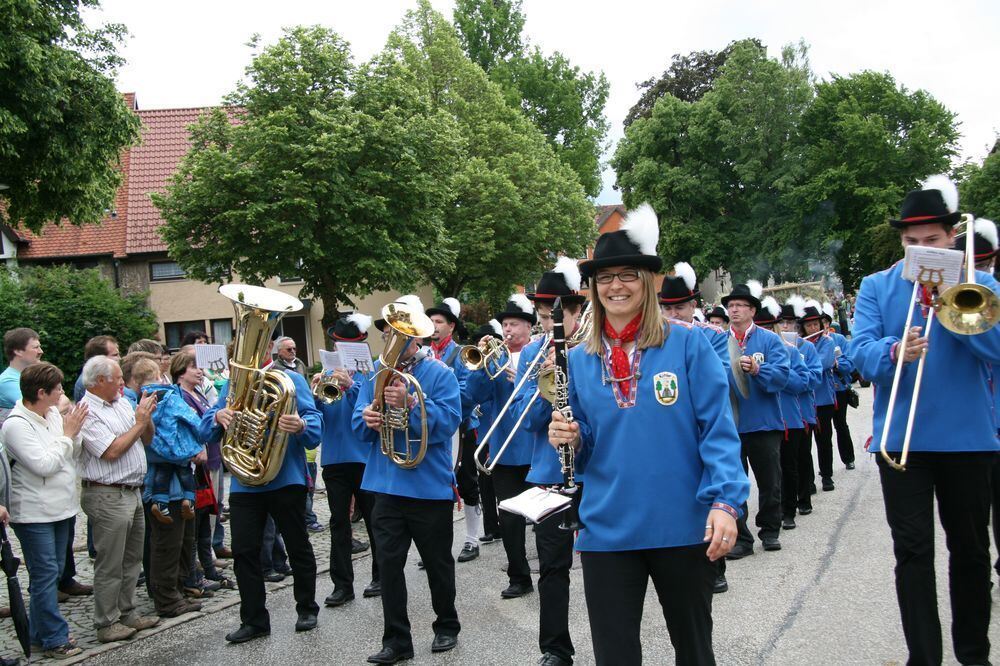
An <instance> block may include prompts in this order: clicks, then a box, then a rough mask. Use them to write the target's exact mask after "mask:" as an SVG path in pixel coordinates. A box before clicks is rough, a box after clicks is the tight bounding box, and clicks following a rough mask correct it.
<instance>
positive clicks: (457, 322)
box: [426, 298, 483, 562]
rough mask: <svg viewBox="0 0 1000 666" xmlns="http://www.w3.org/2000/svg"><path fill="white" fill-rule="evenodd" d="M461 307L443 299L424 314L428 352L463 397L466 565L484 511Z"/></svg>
mask: <svg viewBox="0 0 1000 666" xmlns="http://www.w3.org/2000/svg"><path fill="white" fill-rule="evenodd" d="M461 313H462V305H461V303H459V302H458V299H455V298H446V299H444V301H442V302H441V303H438V304H437V305H436V306H434V307H432V308H427V311H426V314H427V316H428V317H430V318H431V321H433V322H434V335H433V336H432V337H431V344H430V348H431V352H433V354H434V358H436V359H437V360H439V361H441V362H442V363H444V364H445V365H447V366H448V367H449V368H451V369H452V371H453V372H454V373H455V378H456V379H458V388H459V391H460V392H461V394H462V424H461V425H460V426H459V427H458V455H457V456H456V464H455V479H456V480H457V487H458V496H459V497H460V498H461V499H462V502H464V503H465V509H464V510H465V545H463V546H462V552H461V553H459V554H458V561H459V562H469V561H471V560H474V559H476V558H477V557H479V538H480V537H481V536H483V512H482V509H481V507H480V505H479V470H478V469H477V468H476V461H475V455H476V428H475V426H474V425H473V423H472V422H473V419H474V417H473V414H472V412H473V410H475V408H476V403H475V402H472V401H470V400H469V399H468V391H466V388H465V382H466V378H467V377H468V374H469V370H468V369H467V368H466V367H465V366H464V365H462V359H461V358H460V357H459V355H460V352H461V351H462V347H461V345H459V344H458V343H457V342H456V341H455V336H456V335H458V337H460V338H465V337H466V331H465V325H464V324H463V323H462V320H461V319H460V318H459V317H460V315H461Z"/></svg>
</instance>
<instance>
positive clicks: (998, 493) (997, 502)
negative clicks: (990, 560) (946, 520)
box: [990, 456, 1000, 575]
mask: <svg viewBox="0 0 1000 666" xmlns="http://www.w3.org/2000/svg"><path fill="white" fill-rule="evenodd" d="M992 498H993V520H992V521H990V522H991V523H992V524H993V547H994V548H996V549H997V561H996V563H995V564H994V565H993V568H994V569H996V572H997V575H1000V456H997V459H996V460H995V461H994V462H993V494H992Z"/></svg>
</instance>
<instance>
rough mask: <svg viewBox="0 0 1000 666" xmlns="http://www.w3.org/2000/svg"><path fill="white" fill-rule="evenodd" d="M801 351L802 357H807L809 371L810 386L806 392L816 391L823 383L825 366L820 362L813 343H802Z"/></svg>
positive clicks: (806, 362)
mask: <svg viewBox="0 0 1000 666" xmlns="http://www.w3.org/2000/svg"><path fill="white" fill-rule="evenodd" d="M800 351H801V352H802V356H803V357H805V364H806V368H807V369H808V370H809V386H807V387H806V390H809V391H812V390H815V389H817V388H819V387H820V385H821V384H822V383H823V364H822V363H821V362H820V360H819V354H817V353H816V348H815V346H814V345H813V344H812V343H811V342H804V343H802V347H801V349H800Z"/></svg>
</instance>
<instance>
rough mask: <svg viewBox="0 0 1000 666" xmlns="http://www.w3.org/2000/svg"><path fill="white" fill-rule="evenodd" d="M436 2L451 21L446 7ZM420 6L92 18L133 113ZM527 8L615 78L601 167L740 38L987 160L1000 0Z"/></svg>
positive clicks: (183, 1)
mask: <svg viewBox="0 0 1000 666" xmlns="http://www.w3.org/2000/svg"><path fill="white" fill-rule="evenodd" d="M432 4H433V5H434V6H435V7H436V8H437V9H438V10H440V11H442V12H443V13H444V14H445V15H446V16H448V17H449V18H450V17H451V12H452V6H453V2H452V1H451V0H432ZM415 6H416V0H366V1H361V2H357V1H342V0H328V1H326V2H321V1H319V0H314V1H294V0H283V1H280V2H274V1H273V0H272V1H268V2H258V1H255V0H254V1H251V0H240V1H232V0H200V1H199V2H192V1H191V0H172V1H171V2H147V1H143V2H140V1H136V0H103V9H102V11H101V12H99V13H97V14H94V13H92V14H90V15H89V20H90V22H91V24H94V23H95V22H96V21H97V20H99V19H103V20H106V21H116V22H121V23H124V24H125V25H126V26H127V27H128V29H129V31H130V32H131V34H132V36H131V37H130V38H129V40H128V43H127V45H126V47H125V49H124V50H123V55H124V57H125V58H126V60H127V64H126V65H125V66H124V67H123V68H122V70H121V71H120V73H119V81H118V84H119V88H120V89H121V90H122V91H130V92H135V93H136V95H137V99H138V103H139V108H141V109H154V108H174V107H193V106H211V105H215V104H218V103H219V102H220V99H221V97H222V96H223V95H224V94H225V93H227V92H229V91H230V90H232V88H233V84H234V82H235V81H237V80H238V79H239V78H240V76H241V75H242V73H243V69H244V67H246V65H247V63H248V62H249V58H250V50H249V49H248V48H247V47H246V46H245V44H246V42H247V40H248V39H249V37H250V35H252V34H253V33H260V34H262V35H263V36H264V38H265V41H271V42H273V41H274V40H275V39H276V38H277V36H278V35H279V34H280V30H281V28H282V27H284V26H291V25H296V24H313V23H319V24H322V25H325V26H328V27H330V28H333V29H334V30H336V31H337V32H338V33H340V35H341V36H342V37H344V38H345V39H346V40H348V41H349V42H350V43H351V45H352V47H353V52H354V55H355V58H356V59H357V60H363V59H367V58H368V57H370V56H371V55H373V54H374V53H375V52H377V51H378V50H379V49H380V48H381V47H382V45H383V44H384V42H385V38H386V36H387V35H388V33H389V31H390V30H391V29H392V28H393V27H394V26H395V25H397V24H398V23H399V21H400V19H401V18H402V16H403V14H404V13H405V12H406V11H407V10H408V9H411V8H413V7H415ZM523 9H524V13H525V15H526V16H527V24H526V25H525V32H526V33H527V37H528V39H529V40H530V42H531V43H532V44H537V45H538V46H540V47H541V48H542V49H543V50H544V51H545V52H551V51H556V50H558V51H561V52H563V53H564V54H566V55H567V56H568V57H569V58H570V60H571V61H572V62H573V63H574V64H576V65H578V66H579V67H581V68H582V69H587V70H603V71H604V73H605V74H606V75H607V77H608V80H609V82H610V84H611V96H610V99H609V101H608V106H607V116H608V120H609V121H610V123H611V132H610V135H609V144H610V145H609V149H608V153H607V155H606V156H605V159H607V157H608V155H610V154H611V152H612V151H613V150H614V144H615V142H617V140H618V138H619V137H620V136H621V133H622V124H621V123H622V119H623V118H624V117H625V114H626V113H627V112H628V109H629V108H630V107H631V106H632V105H633V104H634V103H635V101H636V99H637V98H638V95H637V92H636V88H635V84H636V83H637V82H639V81H643V80H645V79H647V78H649V77H652V76H658V75H659V74H660V73H662V72H663V70H664V69H666V67H667V65H668V64H669V61H670V57H671V56H672V55H673V54H675V53H687V52H689V51H696V50H718V49H721V48H723V47H724V46H725V45H726V44H728V43H729V42H730V41H732V40H734V39H740V38H744V37H757V38H759V39H760V40H761V41H762V42H763V43H764V44H766V45H767V46H768V49H769V53H770V54H771V55H777V54H778V53H779V51H780V48H781V46H782V45H784V44H787V43H789V42H796V41H798V40H799V39H804V40H805V41H806V43H808V44H809V46H810V59H811V62H812V67H813V71H814V72H815V73H816V75H817V76H818V77H820V78H827V77H828V76H829V75H830V74H831V73H835V74H850V73H852V72H857V71H860V70H864V69H873V70H877V71H888V72H890V73H891V74H892V75H893V76H894V77H895V78H896V80H897V82H899V83H902V84H903V85H905V86H906V87H907V88H909V89H916V88H923V89H925V90H927V91H928V92H930V93H931V94H932V95H933V96H934V97H935V98H937V99H938V100H939V101H940V102H942V103H943V104H944V105H945V106H946V107H948V108H949V109H951V110H952V111H954V112H955V113H957V114H958V119H959V121H960V123H961V125H960V130H961V132H962V139H961V151H962V156H963V157H965V158H969V159H975V160H982V159H983V157H985V155H986V153H987V152H988V150H989V148H990V146H991V145H992V144H993V140H994V137H995V135H996V133H997V132H998V131H1000V86H998V79H1000V76H998V74H1000V39H998V38H997V33H998V30H1000V2H996V0H980V1H978V2H977V1H975V0H952V1H951V2H947V3H946V2H940V1H939V2H917V1H900V2H885V1H880V0H866V1H860V2H859V1H857V0H841V1H840V2H810V1H808V0H805V1H804V0H782V1H779V0H772V1H765V0H732V1H728V2H723V1H712V0H701V1H700V2H699V1H698V0H692V1H690V2H684V3H678V2H672V1H662V0H661V1H659V2H656V1H653V0H647V1H646V2H641V1H638V0H615V1H614V2H607V1H601V2H598V1H597V0H523ZM613 184H614V174H613V173H612V172H611V171H610V170H607V169H606V170H605V173H604V190H603V192H601V195H600V196H599V197H598V203H618V202H619V201H620V200H621V198H620V196H619V195H618V193H617V192H616V191H615V190H614V189H613V188H612V185H613Z"/></svg>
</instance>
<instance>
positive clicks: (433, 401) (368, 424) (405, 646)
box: [352, 296, 462, 664]
mask: <svg viewBox="0 0 1000 666" xmlns="http://www.w3.org/2000/svg"><path fill="white" fill-rule="evenodd" d="M400 301H404V302H408V303H412V304H413V305H414V306H415V307H419V308H420V310H421V311H422V310H423V306H422V305H420V303H419V299H417V298H416V297H415V296H404V297H402V298H401V299H400ZM380 366H381V362H379V363H377V364H376V373H377V371H378V369H379V367H380ZM396 369H397V370H399V371H401V372H406V373H409V374H411V375H413V376H414V378H416V380H417V381H418V382H419V383H420V386H421V388H422V390H423V392H424V404H425V408H426V421H425V425H426V427H427V454H426V456H425V457H424V459H423V461H422V462H421V463H420V464H419V465H417V466H416V467H414V468H412V469H403V468H401V467H399V466H398V465H396V464H394V463H393V462H392V461H391V460H390V459H389V457H388V456H386V455H383V454H382V451H381V449H380V446H379V444H378V439H379V431H380V428H381V426H382V414H381V412H380V411H379V410H378V409H377V406H376V404H375V403H374V402H373V400H374V397H375V396H373V390H374V383H375V382H374V380H372V381H366V382H363V383H362V384H361V386H360V388H359V391H358V399H357V403H356V405H355V407H354V415H353V421H352V424H353V427H354V433H355V435H357V436H358V437H359V438H361V439H363V440H365V441H368V442H373V443H374V444H373V445H372V446H371V447H370V449H369V454H368V462H367V464H366V465H365V474H364V478H363V479H362V482H361V487H362V489H363V490H366V491H368V492H371V493H375V496H376V497H375V508H374V509H373V511H372V517H373V520H374V524H373V526H372V533H373V535H374V537H375V541H374V542H373V543H374V544H375V545H376V546H377V548H376V550H375V553H376V556H377V557H378V568H379V576H380V578H381V581H382V617H383V623H384V628H383V633H382V649H381V650H380V651H379V652H377V653H375V654H373V655H371V656H369V657H368V661H369V662H370V663H373V664H394V663H396V662H399V661H403V660H406V659H411V658H412V657H413V637H412V635H411V633H410V620H409V616H408V614H407V611H406V576H405V574H404V572H403V568H404V566H405V565H406V556H407V553H408V551H409V549H410V544H411V543H414V544H416V546H417V552H418V553H419V554H420V558H421V560H422V561H423V563H424V567H425V569H426V571H427V582H428V584H429V585H430V591H431V603H432V604H433V607H434V612H435V614H436V615H437V619H436V620H435V621H434V623H433V629H434V640H433V642H432V643H431V651H432V652H446V651H448V650H451V649H452V648H454V647H455V646H456V645H457V644H458V633H459V630H460V629H461V625H460V624H459V621H458V611H457V610H456V609H455V560H454V558H453V557H452V555H451V543H452V538H453V526H452V518H451V514H452V504H453V501H454V491H453V489H452V485H453V484H454V483H455V474H454V468H453V466H452V458H451V438H452V435H453V434H454V433H455V431H456V430H457V429H458V425H459V423H461V420H462V399H461V395H460V393H459V389H458V380H457V379H456V377H455V373H454V372H452V371H451V370H450V369H449V368H448V366H446V365H445V364H444V363H441V362H440V361H438V360H436V359H435V358H434V357H433V355H432V353H431V351H430V349H427V348H421V347H420V343H419V341H417V340H415V339H414V340H410V341H409V343H408V344H407V346H406V348H405V349H404V350H403V351H402V353H401V354H400V355H399V360H398V365H397V368H396ZM384 399H385V403H386V406H387V407H394V408H403V407H409V408H410V416H409V425H410V427H409V430H408V431H407V432H403V431H399V432H395V439H394V446H395V447H396V448H397V450H401V447H403V446H405V444H404V443H403V442H404V439H405V438H406V437H407V436H409V437H419V436H420V428H421V420H420V410H418V409H415V408H414V406H415V404H416V401H417V400H416V397H415V396H414V395H413V394H410V393H408V392H407V389H406V387H405V386H404V385H402V384H401V383H400V381H399V380H398V379H397V380H395V381H393V382H391V383H390V384H389V385H388V386H387V387H386V389H385V395H384Z"/></svg>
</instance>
